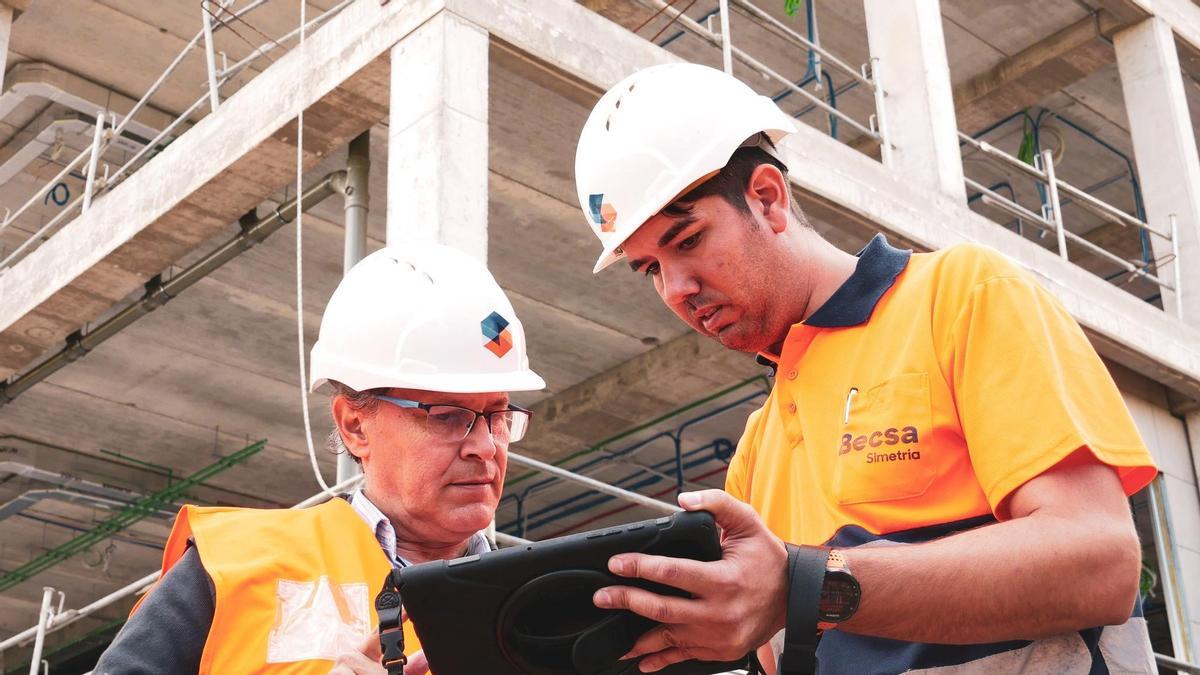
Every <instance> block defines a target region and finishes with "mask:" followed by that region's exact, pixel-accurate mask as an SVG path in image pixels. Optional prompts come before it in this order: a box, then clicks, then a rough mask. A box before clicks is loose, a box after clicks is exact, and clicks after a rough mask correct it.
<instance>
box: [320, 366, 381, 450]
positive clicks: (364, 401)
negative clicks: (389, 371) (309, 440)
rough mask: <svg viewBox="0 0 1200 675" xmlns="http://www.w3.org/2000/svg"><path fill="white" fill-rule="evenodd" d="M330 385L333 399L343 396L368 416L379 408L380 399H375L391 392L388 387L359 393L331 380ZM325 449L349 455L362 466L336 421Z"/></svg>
mask: <svg viewBox="0 0 1200 675" xmlns="http://www.w3.org/2000/svg"><path fill="white" fill-rule="evenodd" d="M329 385H330V386H331V387H333V397H335V398H336V397H338V396H341V397H343V398H345V399H346V402H347V403H348V404H349V405H350V407H351V408H353V409H354V410H362V411H366V412H367V414H374V413H375V409H376V408H378V407H379V399H377V398H375V397H376V396H377V395H379V394H386V393H387V392H388V391H390V390H389V388H388V387H378V388H375V389H364V390H362V391H357V390H355V389H351V388H350V387H348V386H346V385H344V384H342V383H341V382H338V381H337V380H330V381H329ZM325 447H327V448H329V451H330V452H332V453H333V454H335V455H340V454H342V453H348V454H349V455H350V456H351V457H353V458H354V461H355V463H357V464H362V460H360V459H359V458H358V456H357V455H355V454H354V453H352V452H350V450H349V448H347V447H346V439H344V438H342V431H341V429H339V428H338V425H337V421H336V420H335V421H334V423H333V429H332V430H331V431H330V432H329V436H328V437H327V438H326V439H325Z"/></svg>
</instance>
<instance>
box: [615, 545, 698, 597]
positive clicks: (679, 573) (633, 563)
mask: <svg viewBox="0 0 1200 675" xmlns="http://www.w3.org/2000/svg"><path fill="white" fill-rule="evenodd" d="M608 569H609V571H611V572H612V573H613V574H616V575H619V576H622V577H630V578H637V579H645V580H647V581H657V582H659V583H661V584H666V585H668V586H672V587H674V588H678V589H680V590H684V591H687V592H689V593H694V594H699V593H701V592H702V591H703V590H705V589H707V588H711V587H712V585H713V584H715V583H717V582H718V572H717V571H716V569H715V568H714V567H713V564H712V563H704V562H699V561H697V560H687V559H683V558H668V557H666V556H661V555H647V554H645V553H624V554H621V555H615V556H613V557H612V558H610V559H609V561H608Z"/></svg>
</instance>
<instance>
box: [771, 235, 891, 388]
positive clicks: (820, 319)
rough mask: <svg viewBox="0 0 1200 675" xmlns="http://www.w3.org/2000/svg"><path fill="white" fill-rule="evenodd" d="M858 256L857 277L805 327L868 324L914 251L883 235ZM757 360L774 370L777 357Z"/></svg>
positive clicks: (827, 301)
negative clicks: (894, 242) (888, 239)
mask: <svg viewBox="0 0 1200 675" xmlns="http://www.w3.org/2000/svg"><path fill="white" fill-rule="evenodd" d="M856 255H857V257H858V263H857V264H856V265H855V267H854V273H853V274H851V275H850V278H848V279H846V281H845V282H844V283H843V284H842V285H841V286H839V287H838V289H837V290H836V291H834V292H833V295H831V296H829V299H828V300H826V301H825V304H823V305H821V306H820V307H819V308H817V311H815V312H813V314H812V316H810V317H808V319H807V320H806V321H803V322H802V323H803V325H805V326H812V327H814V328H848V327H850V326H860V325H862V324H864V323H866V322H867V320H868V319H870V318H871V313H872V312H874V311H875V306H876V305H878V304H879V300H880V299H881V298H882V297H883V294H884V293H887V292H888V289H889V288H891V287H892V285H893V284H895V283H896V278H897V277H899V276H900V273H901V272H903V271H904V268H905V267H907V266H908V260H909V258H910V257H911V256H912V251H911V250H907V249H898V248H896V247H894V246H892V245H891V244H889V243H888V241H887V238H886V237H884V236H883V235H882V234H877V235H875V236H874V237H873V238H872V239H871V241H870V243H868V244H867V245H866V247H865V248H863V250H861V251H859V252H858V253H857V254H856ZM756 360H757V361H758V362H759V363H761V364H763V365H766V366H774V365H775V362H776V361H778V357H777V356H774V355H771V354H766V353H760V354H759V355H758V357H757V358H756Z"/></svg>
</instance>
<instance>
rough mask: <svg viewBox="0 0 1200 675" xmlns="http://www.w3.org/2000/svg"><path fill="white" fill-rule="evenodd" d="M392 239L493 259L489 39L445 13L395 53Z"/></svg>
mask: <svg viewBox="0 0 1200 675" xmlns="http://www.w3.org/2000/svg"><path fill="white" fill-rule="evenodd" d="M389 124H390V129H389V131H388V194H387V207H388V210H387V240H388V243H391V242H393V241H395V240H397V239H398V238H399V237H411V236H413V235H414V234H415V235H417V236H419V237H421V238H428V239H432V240H436V241H439V242H442V243H444V244H448V245H450V246H453V247H455V248H458V249H460V250H463V251H466V252H467V253H469V254H471V255H473V256H475V257H476V258H478V259H480V260H484V261H486V260H487V208H488V128H487V125H488V35H487V32H486V31H484V30H482V29H481V28H479V27H478V26H475V25H473V24H470V23H467V22H466V21H464V20H463V19H461V18H459V17H457V16H455V15H454V14H451V13H449V12H445V11H443V12H441V13H440V14H438V15H437V16H435V17H433V18H432V19H430V20H429V21H428V22H426V23H425V25H423V26H421V28H419V29H418V30H417V31H415V32H413V33H412V34H411V35H409V36H408V37H407V38H405V39H404V40H403V41H401V42H400V43H398V44H397V45H396V46H395V47H393V48H392V91H391V116H390V118H389Z"/></svg>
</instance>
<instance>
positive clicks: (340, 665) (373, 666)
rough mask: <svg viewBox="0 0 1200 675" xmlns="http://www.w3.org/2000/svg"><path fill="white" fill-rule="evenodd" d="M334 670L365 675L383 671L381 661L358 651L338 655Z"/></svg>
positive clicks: (343, 673) (354, 674)
mask: <svg viewBox="0 0 1200 675" xmlns="http://www.w3.org/2000/svg"><path fill="white" fill-rule="evenodd" d="M334 665H335V666H336V667H335V669H334V671H335V672H337V673H338V675H360V674H361V675H365V674H367V673H375V672H381V671H382V668H383V667H382V666H380V665H379V661H372V660H371V659H369V658H367V657H366V656H363V655H362V654H360V653H358V652H344V653H342V654H339V655H338V658H337V661H336V662H335V663H334Z"/></svg>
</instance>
